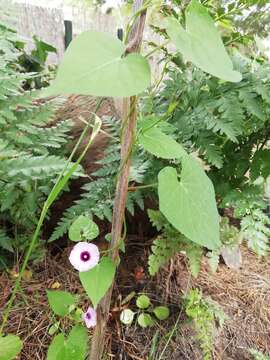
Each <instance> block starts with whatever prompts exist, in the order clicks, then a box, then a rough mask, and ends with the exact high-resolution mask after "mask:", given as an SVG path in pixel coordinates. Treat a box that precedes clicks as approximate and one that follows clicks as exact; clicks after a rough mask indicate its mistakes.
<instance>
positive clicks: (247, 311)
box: [0, 238, 270, 360]
mask: <svg viewBox="0 0 270 360" xmlns="http://www.w3.org/2000/svg"><path fill="white" fill-rule="evenodd" d="M145 245H146V244H145V243H144V244H143V243H142V242H140V241H138V239H137V240H136V239H134V238H133V239H132V242H130V243H129V244H128V248H127V253H126V255H125V260H124V261H123V262H122V266H121V268H120V271H119V275H118V279H117V286H116V287H115V292H114V303H113V304H112V312H111V319H110V323H109V329H108V333H107V349H108V350H107V354H108V355H107V356H108V359H117V360H128V359H134V360H135V359H136V360H146V359H147V355H148V354H149V351H150V349H151V346H152V343H153V336H154V334H155V333H156V332H158V341H157V344H156V348H155V351H154V352H155V354H156V356H155V357H153V359H155V360H157V359H158V354H160V353H161V351H162V350H163V348H164V346H165V343H166V341H167V339H168V333H169V331H170V330H171V329H172V328H173V326H174V323H175V321H176V318H177V317H178V315H179V313H180V321H179V326H178V327H177V330H176V332H175V334H174V336H173V337H172V339H171V340H170V342H169V346H168V347H167V349H166V351H165V353H164V356H163V357H162V359H165V360H167V359H170V360H178V359H183V360H186V359H189V360H191V359H192V360H197V359H201V358H202V357H201V352H200V350H199V346H198V344H197V342H196V340H195V337H194V335H195V333H194V329H193V326H192V324H191V323H189V322H187V319H186V317H185V314H184V311H183V310H182V309H181V300H180V299H181V296H182V295H183V293H184V292H185V291H187V290H188V289H190V288H191V287H198V288H200V289H201V290H202V292H203V294H204V295H205V296H211V297H212V299H213V300H215V301H217V302H218V303H219V304H220V305H221V306H222V308H223V310H224V311H225V313H226V314H227V315H228V316H229V319H228V320H227V321H226V323H225V326H224V328H223V329H222V330H221V331H219V333H218V334H217V336H216V342H215V351H214V359H215V360H221V359H222V360H227V359H228V360H229V359H234V360H244V359H250V357H249V354H248V349H249V348H256V349H259V350H261V351H263V352H265V353H269V352H270V259H261V260H259V259H258V258H257V257H256V256H255V255H254V254H252V253H251V252H250V251H248V250H247V249H245V248H242V252H243V260H244V261H243V267H242V269H241V270H239V271H233V270H230V269H228V268H227V267H226V266H225V265H220V266H219V269H218V271H217V273H216V274H210V273H209V271H208V269H207V265H206V263H204V265H203V267H202V270H201V272H200V275H199V277H198V278H197V279H196V280H194V279H191V277H190V275H189V273H188V271H187V269H186V266H185V261H184V258H183V256H182V255H178V256H176V258H175V259H174V260H173V261H171V263H170V264H169V265H168V266H167V267H165V268H164V269H163V270H162V271H161V272H160V274H159V276H158V278H156V279H148V278H147V275H146V256H147V250H146V249H147V246H145ZM68 251H69V250H68V249H65V250H64V251H63V252H62V253H58V255H57V256H56V257H54V258H53V257H52V256H48V257H47V258H46V259H45V260H44V262H42V263H41V264H39V265H38V266H36V267H34V269H32V271H33V276H32V278H31V279H30V280H24V281H23V283H22V287H21V290H20V293H19V294H18V296H17V298H16V302H15V306H14V308H13V309H12V313H11V316H10V321H9V324H8V327H7V328H6V331H7V332H10V333H14V334H15V333H17V334H18V335H19V336H20V337H21V338H23V339H24V348H23V352H22V353H21V355H20V357H19V359H20V360H30V359H31V360H32V359H38V360H44V359H45V358H46V352H47V347H48V344H49V343H50V342H51V336H49V335H48V329H49V327H50V325H51V324H52V318H51V316H52V315H51V312H50V310H49V308H48V303H47V297H46V289H50V288H51V287H52V285H53V284H54V283H55V282H59V283H60V285H61V289H65V290H68V291H71V292H72V293H79V294H80V293H82V288H81V287H80V284H79V281H78V276H77V274H76V273H74V272H73V271H72V270H71V268H70V267H69V265H68V263H67V260H66V259H67V253H68ZM138 271H142V275H141V276H139V277H138ZM144 271H145V272H144ZM13 281H14V279H12V277H11V276H10V275H7V274H6V273H3V274H2V275H1V276H0V290H1V294H3V296H1V302H0V310H1V309H3V306H4V304H5V303H6V301H7V299H8V297H9V295H10V292H11V284H12V283H13ZM133 290H135V291H136V292H140V291H144V292H146V293H148V295H149V296H150V297H151V299H152V301H153V303H155V304H159V303H166V304H168V306H169V307H170V310H171V317H170V319H169V320H168V321H167V322H165V323H161V324H160V326H159V328H151V329H146V330H142V329H140V328H139V327H138V326H137V325H134V326H132V327H129V328H128V327H124V326H122V325H121V323H120V322H119V310H120V306H119V304H120V302H121V298H123V297H124V296H126V295H127V294H129V293H130V292H131V291H133ZM83 299H84V297H83ZM133 304H134V299H133V300H132V302H131V304H130V306H131V307H133ZM87 305H88V301H87V299H86V298H85V303H84V305H83V306H84V307H86V306H87ZM62 326H63V328H64V329H65V330H66V331H68V330H69V327H70V324H69V322H68V321H65V322H64V323H62ZM166 336H167V337H166Z"/></svg>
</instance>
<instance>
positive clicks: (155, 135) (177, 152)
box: [138, 127, 186, 159]
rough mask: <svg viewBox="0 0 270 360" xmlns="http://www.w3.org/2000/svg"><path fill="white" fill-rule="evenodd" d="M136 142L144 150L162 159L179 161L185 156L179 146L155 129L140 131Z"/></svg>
mask: <svg viewBox="0 0 270 360" xmlns="http://www.w3.org/2000/svg"><path fill="white" fill-rule="evenodd" d="M138 141H139V143H140V144H141V145H142V146H143V147H144V149H145V150H147V151H148V152H150V153H151V154H153V155H155V156H157V157H160V158H162V159H179V158H181V157H182V156H183V155H185V154H186V152H185V150H184V149H183V147H182V146H181V145H180V144H178V143H177V142H176V141H175V140H174V139H172V138H171V137H170V136H168V135H166V134H164V133H163V132H162V131H161V130H160V129H158V128H157V127H152V128H150V129H148V130H145V131H142V133H141V134H139V136H138Z"/></svg>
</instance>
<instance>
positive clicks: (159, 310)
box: [154, 306, 170, 320]
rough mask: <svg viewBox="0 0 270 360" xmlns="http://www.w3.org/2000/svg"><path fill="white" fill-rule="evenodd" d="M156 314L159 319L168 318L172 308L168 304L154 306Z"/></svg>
mask: <svg viewBox="0 0 270 360" xmlns="http://www.w3.org/2000/svg"><path fill="white" fill-rule="evenodd" d="M154 314H155V315H156V317H157V318H158V319H159V320H166V319H168V317H169V315H170V310H169V308H168V307H167V306H157V307H155V308H154Z"/></svg>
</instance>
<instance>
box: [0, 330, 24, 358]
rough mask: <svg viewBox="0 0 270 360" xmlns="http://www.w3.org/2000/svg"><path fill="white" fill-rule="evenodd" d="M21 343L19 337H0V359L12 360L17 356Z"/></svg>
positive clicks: (10, 335)
mask: <svg viewBox="0 0 270 360" xmlns="http://www.w3.org/2000/svg"><path fill="white" fill-rule="evenodd" d="M22 346H23V343H22V341H21V339H20V338H19V336H16V335H12V334H9V335H7V336H4V337H3V336H0V359H1V360H13V359H15V358H16V356H17V355H18V354H19V352H20V351H21V349H22Z"/></svg>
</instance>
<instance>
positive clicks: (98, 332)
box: [89, 0, 147, 360]
mask: <svg viewBox="0 0 270 360" xmlns="http://www.w3.org/2000/svg"><path fill="white" fill-rule="evenodd" d="M146 11H147V8H146V6H144V0H135V2H134V5H133V14H136V15H137V20H136V21H135V22H134V23H133V26H132V28H131V30H130V32H129V35H128V41H127V47H126V54H128V53H133V52H139V51H140V47H141V44H142V39H143V31H144V26H145V18H146ZM133 19H134V15H133ZM136 104H137V98H136V97H135V96H132V97H131V98H125V99H124V101H123V113H122V119H123V120H122V136H121V164H120V170H119V176H118V178H117V185H116V192H115V198H114V208H113V219H112V241H111V242H110V246H109V249H110V250H111V254H110V255H111V258H112V260H113V261H114V262H116V261H117V259H118V257H119V245H120V242H121V239H122V228H123V224H124V219H125V207H126V197H127V192H128V179H129V172H130V164H131V153H132V145H133V141H134V136H135V131H136V124H137V111H136ZM112 290H113V285H112V286H111V287H110V289H109V290H108V291H107V293H106V294H105V296H104V297H103V299H102V300H101V302H100V304H99V305H98V307H97V325H96V327H95V331H94V335H93V337H92V344H91V350H90V357H89V360H101V359H102V356H103V351H104V343H105V332H106V325H107V320H108V317H109V311H110V304H111V297H112Z"/></svg>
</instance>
